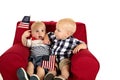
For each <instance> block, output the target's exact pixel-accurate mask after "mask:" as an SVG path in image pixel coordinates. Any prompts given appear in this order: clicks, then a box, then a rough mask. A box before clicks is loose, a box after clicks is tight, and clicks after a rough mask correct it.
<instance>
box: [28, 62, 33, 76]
mask: <svg viewBox="0 0 120 80" xmlns="http://www.w3.org/2000/svg"><path fill="white" fill-rule="evenodd" d="M27 73H28V74H29V75H30V76H32V75H33V73H34V65H33V63H32V62H28V66H27Z"/></svg>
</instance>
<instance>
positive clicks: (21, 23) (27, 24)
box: [18, 22, 29, 29]
mask: <svg viewBox="0 0 120 80" xmlns="http://www.w3.org/2000/svg"><path fill="white" fill-rule="evenodd" d="M18 28H26V29H29V23H25V22H20V23H19V24H18Z"/></svg>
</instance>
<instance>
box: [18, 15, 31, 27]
mask: <svg viewBox="0 0 120 80" xmlns="http://www.w3.org/2000/svg"><path fill="white" fill-rule="evenodd" d="M29 24H30V16H24V17H23V19H22V21H21V22H20V23H19V24H18V28H26V29H29Z"/></svg>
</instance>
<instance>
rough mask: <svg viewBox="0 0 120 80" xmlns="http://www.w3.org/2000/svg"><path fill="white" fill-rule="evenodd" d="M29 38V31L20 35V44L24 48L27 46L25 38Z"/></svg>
mask: <svg viewBox="0 0 120 80" xmlns="http://www.w3.org/2000/svg"><path fill="white" fill-rule="evenodd" d="M29 36H30V30H27V31H25V32H24V33H23V34H22V39H21V41H22V44H23V45H24V46H27V37H29Z"/></svg>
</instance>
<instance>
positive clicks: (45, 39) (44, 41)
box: [43, 34, 50, 44]
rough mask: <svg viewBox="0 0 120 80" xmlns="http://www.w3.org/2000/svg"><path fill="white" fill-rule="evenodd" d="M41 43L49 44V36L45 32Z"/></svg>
mask: <svg viewBox="0 0 120 80" xmlns="http://www.w3.org/2000/svg"><path fill="white" fill-rule="evenodd" d="M43 43H44V44H50V40H49V37H48V35H47V34H46V35H45V37H44V40H43Z"/></svg>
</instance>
